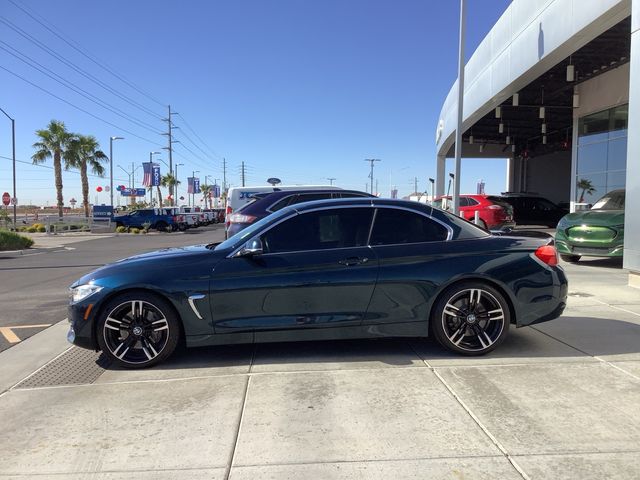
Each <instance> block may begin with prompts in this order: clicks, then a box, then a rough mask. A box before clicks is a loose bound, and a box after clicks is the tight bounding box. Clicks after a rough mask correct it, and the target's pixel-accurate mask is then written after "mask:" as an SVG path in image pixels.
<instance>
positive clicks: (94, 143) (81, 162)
mask: <svg viewBox="0 0 640 480" xmlns="http://www.w3.org/2000/svg"><path fill="white" fill-rule="evenodd" d="M99 147H100V144H99V143H98V140H96V138H95V137H94V136H92V135H76V136H74V138H72V139H71V141H70V142H69V146H68V149H67V155H66V156H65V169H67V170H68V169H69V168H71V167H72V168H77V169H79V170H80V178H81V181H82V205H83V206H84V216H85V217H87V218H89V179H88V177H87V168H88V167H91V171H92V172H93V173H94V174H96V175H100V176H102V175H104V167H103V166H102V165H101V162H104V161H106V160H108V158H109V157H107V156H106V155H105V154H104V152H103V151H102V150H98V148H99Z"/></svg>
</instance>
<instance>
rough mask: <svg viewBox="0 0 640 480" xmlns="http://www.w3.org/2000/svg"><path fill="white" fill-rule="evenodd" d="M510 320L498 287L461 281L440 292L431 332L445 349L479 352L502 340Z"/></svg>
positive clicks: (490, 348) (476, 353)
mask: <svg viewBox="0 0 640 480" xmlns="http://www.w3.org/2000/svg"><path fill="white" fill-rule="evenodd" d="M510 322H511V315H510V311H509V305H508V304H507V301H506V299H505V298H504V296H503V295H502V294H501V293H500V292H499V291H498V290H496V289H495V288H493V287H491V286H489V285H486V284H483V283H480V282H465V283H460V284H457V285H453V286H451V287H449V288H447V289H446V290H445V291H444V292H443V293H442V295H440V297H439V298H438V301H437V302H436V305H435V309H434V312H433V316H432V318H431V331H432V332H433V334H434V336H435V337H436V340H437V341H438V342H439V343H440V344H441V345H442V346H443V347H445V348H447V349H449V350H452V351H454V352H457V353H462V354H465V355H483V354H485V353H488V352H490V351H492V350H493V349H494V348H496V347H497V346H498V345H500V344H501V343H502V342H503V341H504V339H505V338H506V336H507V333H508V331H509V324H510Z"/></svg>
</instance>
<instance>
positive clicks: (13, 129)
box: [0, 108, 18, 229]
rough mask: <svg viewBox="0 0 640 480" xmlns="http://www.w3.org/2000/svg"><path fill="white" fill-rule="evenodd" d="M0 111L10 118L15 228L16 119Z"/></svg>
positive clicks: (16, 204) (14, 220) (16, 203)
mask: <svg viewBox="0 0 640 480" xmlns="http://www.w3.org/2000/svg"><path fill="white" fill-rule="evenodd" d="M0 112H2V113H4V115H5V116H6V117H7V118H8V119H9V120H11V146H12V151H13V157H12V158H13V198H12V199H11V200H12V202H11V203H13V228H14V229H15V228H16V225H17V224H16V216H17V209H18V198H17V197H16V121H15V119H14V118H13V117H10V116H9V114H8V113H7V112H5V111H4V110H2V109H1V108H0Z"/></svg>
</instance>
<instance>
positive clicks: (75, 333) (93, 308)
mask: <svg viewBox="0 0 640 480" xmlns="http://www.w3.org/2000/svg"><path fill="white" fill-rule="evenodd" d="M91 300H93V299H91ZM91 300H88V301H86V302H78V303H75V304H70V305H69V307H68V308H67V318H68V319H69V332H68V333H67V340H68V341H69V342H70V343H72V344H74V345H76V346H78V347H81V348H87V349H89V350H98V344H97V343H96V340H95V335H94V323H95V322H94V318H95V314H96V312H97V310H98V308H97V307H98V305H97V304H96V302H95V301H93V302H92V301H91Z"/></svg>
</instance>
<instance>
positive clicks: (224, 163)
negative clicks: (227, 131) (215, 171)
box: [222, 157, 227, 194]
mask: <svg viewBox="0 0 640 480" xmlns="http://www.w3.org/2000/svg"><path fill="white" fill-rule="evenodd" d="M226 191H227V159H226V158H224V157H223V158H222V193H223V194H224V192H226Z"/></svg>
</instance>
